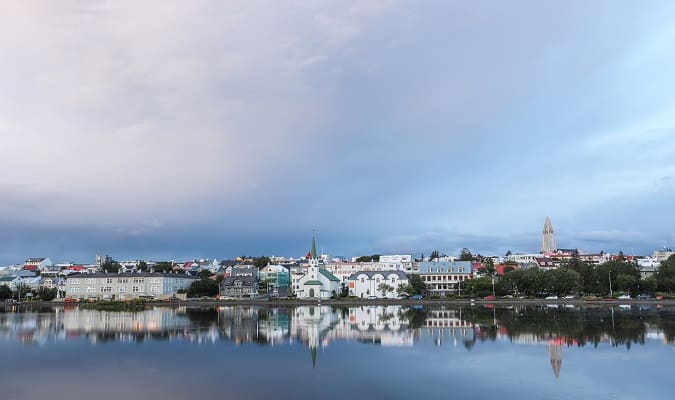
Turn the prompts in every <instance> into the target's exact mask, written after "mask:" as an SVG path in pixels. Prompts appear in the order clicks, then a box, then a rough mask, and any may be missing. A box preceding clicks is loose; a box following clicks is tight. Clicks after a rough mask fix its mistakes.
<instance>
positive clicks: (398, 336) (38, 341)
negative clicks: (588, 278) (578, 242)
mask: <svg viewBox="0 0 675 400" xmlns="http://www.w3.org/2000/svg"><path fill="white" fill-rule="evenodd" d="M551 313H556V314H555V315H553V314H551ZM596 313H597V314H598V315H597V323H595V325H593V324H589V322H587V319H588V320H591V321H592V320H595V319H596V318H595V317H593V318H586V319H585V318H579V316H580V315H581V314H579V313H578V310H577V311H575V310H562V311H561V310H548V309H545V310H543V311H541V310H537V309H536V308H524V307H521V308H515V309H509V310H499V312H497V310H495V309H494V308H491V309H488V308H485V309H483V308H480V307H467V308H452V307H447V308H444V307H433V308H428V307H419V306H418V307H407V306H398V305H390V306H367V305H360V306H356V307H343V308H340V307H333V306H327V305H310V306H299V307H258V306H221V307H216V308H199V307H191V308H186V307H178V308H168V307H156V308H152V309H148V310H145V311H141V312H106V311H95V310H88V309H81V308H78V307H73V308H64V307H55V308H49V309H46V310H42V311H41V312H37V311H36V312H4V313H3V312H0V341H13V342H19V343H22V344H26V345H48V344H49V343H50V342H54V341H63V340H76V339H80V340H87V341H88V342H89V343H91V344H97V343H103V342H107V341H120V342H125V341H128V342H137V341H142V340H148V339H151V340H166V341H172V340H180V341H187V342H191V343H215V342H218V341H229V342H233V343H235V344H237V345H242V344H246V343H255V344H259V345H265V346H268V345H269V346H276V345H282V344H293V343H302V344H304V346H306V347H307V348H308V349H309V352H310V355H311V359H312V363H313V364H315V363H316V357H317V350H318V349H322V348H326V347H328V346H329V345H330V344H331V343H332V342H335V341H350V342H353V341H358V342H361V343H367V344H373V345H379V346H413V345H432V346H452V347H460V346H463V347H465V348H466V349H467V350H471V348H472V347H473V346H474V345H475V343H476V342H477V341H485V340H493V341H499V340H505V341H508V342H510V343H514V344H537V345H545V346H547V347H548V356H549V357H548V358H549V360H550V364H551V368H552V369H553V374H554V376H555V377H556V378H558V377H559V375H560V369H561V366H562V353H563V345H565V346H583V345H585V344H586V343H588V344H594V345H596V346H597V344H598V343H602V342H607V343H609V344H611V345H612V346H617V345H621V344H625V345H626V347H628V348H630V343H644V340H645V339H650V340H658V341H662V342H663V343H667V344H672V343H673V340H672V338H673V331H674V330H675V329H671V328H673V327H672V323H671V322H669V321H672V319H671V318H670V314H668V315H666V316H665V317H664V318H661V319H660V320H657V321H662V322H661V324H657V323H654V322H646V321H644V322H643V321H642V320H641V319H640V318H633V317H631V318H630V319H625V320H622V321H621V322H620V323H617V321H615V318H617V315H615V314H614V313H613V312H612V313H611V314H608V313H607V311H606V310H601V311H600V312H596ZM584 315H585V316H586V317H588V315H587V314H584ZM607 316H610V318H609V319H608V318H607ZM618 317H622V316H618ZM623 317H625V315H624V316H623ZM560 318H567V320H565V321H568V322H567V323H565V324H561V325H560V326H561V328H550V329H548V330H547V329H542V326H547V323H549V322H550V321H554V320H555V321H558V319H560ZM579 321H582V322H579ZM664 321H665V322H664ZM575 324H576V325H575ZM603 324H604V325H603ZM664 324H665V325H664ZM621 326H623V327H624V328H621V329H620V327H621ZM565 329H567V331H565ZM568 331H569V332H573V335H572V333H566V332H568Z"/></svg>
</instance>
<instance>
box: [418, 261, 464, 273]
mask: <svg viewBox="0 0 675 400" xmlns="http://www.w3.org/2000/svg"><path fill="white" fill-rule="evenodd" d="M417 265H418V266H419V269H420V275H422V274H470V273H471V261H425V262H420V263H417Z"/></svg>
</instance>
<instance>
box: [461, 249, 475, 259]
mask: <svg viewBox="0 0 675 400" xmlns="http://www.w3.org/2000/svg"><path fill="white" fill-rule="evenodd" d="M472 260H473V255H472V254H471V252H470V251H469V249H467V248H466V247H465V248H463V249H462V251H461V253H459V261H472Z"/></svg>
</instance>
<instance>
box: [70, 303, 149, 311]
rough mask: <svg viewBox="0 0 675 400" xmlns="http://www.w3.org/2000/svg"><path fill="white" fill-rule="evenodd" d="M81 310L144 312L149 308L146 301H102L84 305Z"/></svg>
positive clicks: (81, 305)
mask: <svg viewBox="0 0 675 400" xmlns="http://www.w3.org/2000/svg"><path fill="white" fill-rule="evenodd" d="M79 306H80V307H81V308H86V309H90V310H99V311H143V310H145V309H146V308H147V307H148V304H147V302H146V301H144V300H131V301H107V300H100V301H96V302H93V303H82V304H80V305H79Z"/></svg>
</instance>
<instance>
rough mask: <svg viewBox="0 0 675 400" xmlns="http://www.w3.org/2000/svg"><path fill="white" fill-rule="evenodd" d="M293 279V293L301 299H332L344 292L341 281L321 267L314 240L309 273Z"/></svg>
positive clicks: (308, 268) (295, 276)
mask: <svg viewBox="0 0 675 400" xmlns="http://www.w3.org/2000/svg"><path fill="white" fill-rule="evenodd" d="M292 279H293V282H292V288H293V291H294V292H295V295H296V296H297V297H298V298H299V299H330V298H331V297H334V296H338V295H339V294H340V291H341V290H342V285H341V284H340V279H339V278H337V277H336V276H335V275H333V274H331V273H330V272H329V271H328V270H326V269H325V268H320V267H319V260H318V258H317V256H316V243H315V241H314V238H312V249H311V250H310V258H309V266H308V267H307V272H306V273H305V274H304V275H301V276H298V275H294V276H293V277H292Z"/></svg>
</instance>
